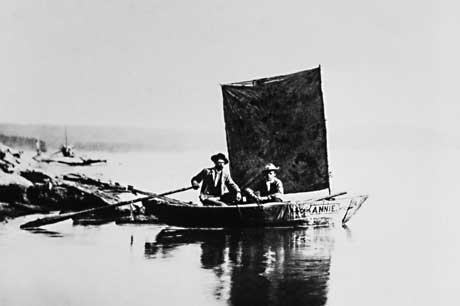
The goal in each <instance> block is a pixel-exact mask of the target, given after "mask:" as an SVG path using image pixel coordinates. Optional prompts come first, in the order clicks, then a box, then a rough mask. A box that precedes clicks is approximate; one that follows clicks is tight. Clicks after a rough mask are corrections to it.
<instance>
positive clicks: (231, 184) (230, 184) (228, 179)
mask: <svg viewBox="0 0 460 306" xmlns="http://www.w3.org/2000/svg"><path fill="white" fill-rule="evenodd" d="M225 185H226V186H227V188H228V189H229V190H233V191H234V192H235V194H236V200H237V201H239V200H241V190H240V187H238V185H237V184H236V183H235V182H234V181H233V179H232V177H231V176H230V173H226V175H225Z"/></svg>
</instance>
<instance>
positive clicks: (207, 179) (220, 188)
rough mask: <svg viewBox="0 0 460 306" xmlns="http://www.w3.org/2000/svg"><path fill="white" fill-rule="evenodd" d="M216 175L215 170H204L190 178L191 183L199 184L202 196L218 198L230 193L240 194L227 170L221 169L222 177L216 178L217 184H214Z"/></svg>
mask: <svg viewBox="0 0 460 306" xmlns="http://www.w3.org/2000/svg"><path fill="white" fill-rule="evenodd" d="M217 174H218V172H217V170H216V168H205V169H203V170H201V171H200V173H198V174H197V175H195V176H194V177H192V184H193V182H194V181H195V182H197V183H201V182H203V184H202V185H201V192H200V194H202V195H212V196H217V197H220V196H221V195H223V194H225V193H227V192H229V191H231V192H233V193H235V194H236V193H238V192H240V188H239V187H238V185H237V184H236V183H235V182H234V181H233V180H232V178H231V176H230V173H228V171H227V170H225V168H224V169H222V176H221V177H220V178H218V181H217V184H215V176H216V175H217Z"/></svg>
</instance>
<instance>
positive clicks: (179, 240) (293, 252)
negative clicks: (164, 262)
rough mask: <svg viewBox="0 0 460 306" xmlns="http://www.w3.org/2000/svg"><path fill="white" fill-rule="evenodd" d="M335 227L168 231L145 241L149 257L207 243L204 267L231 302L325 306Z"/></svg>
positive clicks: (203, 250) (219, 293)
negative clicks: (208, 270)
mask: <svg viewBox="0 0 460 306" xmlns="http://www.w3.org/2000/svg"><path fill="white" fill-rule="evenodd" d="M334 230H335V229H334V228H318V229H312V228H308V229H307V228H297V229H295V228H273V229H244V230H192V229H177V230H173V229H165V230H163V231H161V232H160V233H159V234H158V236H157V238H156V242H153V243H146V244H145V256H146V258H156V257H157V256H161V257H163V256H165V257H169V256H174V251H175V250H176V249H177V248H179V247H181V245H184V244H199V245H200V246H201V265H202V268H203V269H210V270H212V271H213V272H214V273H215V275H216V276H217V278H218V280H219V282H218V283H217V284H216V288H215V289H214V295H215V297H216V298H217V299H219V300H228V302H229V304H231V305H324V304H325V303H326V299H327V284H328V280H329V269H330V262H331V252H332V249H333V246H334V235H333V231H334Z"/></svg>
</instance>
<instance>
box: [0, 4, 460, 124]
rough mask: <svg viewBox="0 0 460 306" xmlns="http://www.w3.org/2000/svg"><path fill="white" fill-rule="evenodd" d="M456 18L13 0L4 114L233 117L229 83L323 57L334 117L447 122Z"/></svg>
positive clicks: (76, 118)
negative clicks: (445, 78) (445, 83)
mask: <svg viewBox="0 0 460 306" xmlns="http://www.w3.org/2000/svg"><path fill="white" fill-rule="evenodd" d="M441 14H444V15H443V18H441ZM448 17H450V18H448ZM453 17H454V16H453V13H450V10H449V9H448V8H443V7H442V6H441V5H440V4H439V2H438V1H426V0H422V1H400V0H389V1H367V0H357V1H356V0H354V1H353V0H352V1H328V0H326V1H220V0H215V1H152V0H149V1H143V0H138V1H127V0H125V1H115V0H114V1H99V0H92V1H81V0H80V1H72V0H68V1H35V0H29V1H26V0H24V1H9V0H4V1H1V2H0V67H1V69H0V83H1V84H2V86H1V87H0V122H7V123H45V124H77V125H110V126H112V125H117V126H118V125H120V126H138V127H147V128H163V129H176V130H190V129H194V130H220V129H222V130H223V126H224V123H223V109H222V94H221V91H220V86H219V84H224V83H228V82H236V81H243V80H249V79H254V78H259V77H268V76H273V75H280V74H287V73H291V72H296V71H300V70H304V69H310V68H314V67H317V66H318V65H321V68H322V78H323V92H324V101H325V105H326V117H327V120H328V128H329V130H341V129H346V128H351V129H353V128H356V129H359V128H362V127H366V126H367V127H369V126H375V127H382V128H384V127H387V126H400V127H409V128H412V129H415V130H417V129H420V130H422V131H423V130H427V129H429V130H433V131H435V132H436V133H444V132H448V131H450V130H452V128H453V127H454V125H453V123H446V122H444V121H443V120H442V119H441V118H442V117H443V116H448V117H449V116H450V117H451V118H452V119H455V118H456V115H454V113H452V112H451V111H448V112H447V111H445V110H443V107H441V106H440V103H442V101H441V100H442V97H441V95H440V92H441V78H440V74H441V69H442V67H441V66H442V63H441V56H440V55H441V53H442V52H443V51H442V50H441V49H442V47H443V46H442V44H441V40H442V39H446V38H450V32H449V31H451V26H452V25H453V24H454V23H457V21H455V19H454V18H453ZM452 33H453V32H452ZM446 49H447V48H446ZM446 49H444V50H446ZM447 52H449V51H447ZM456 111H457V113H458V110H456Z"/></svg>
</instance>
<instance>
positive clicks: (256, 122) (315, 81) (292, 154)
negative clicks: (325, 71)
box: [222, 67, 329, 193]
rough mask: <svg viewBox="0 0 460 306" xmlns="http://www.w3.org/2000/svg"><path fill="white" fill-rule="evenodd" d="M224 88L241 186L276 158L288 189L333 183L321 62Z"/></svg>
mask: <svg viewBox="0 0 460 306" xmlns="http://www.w3.org/2000/svg"><path fill="white" fill-rule="evenodd" d="M222 92H223V98H224V117H225V128H226V133H227V146H228V153H229V159H230V167H231V168H230V171H231V174H232V177H233V178H234V179H235V180H236V182H237V183H238V184H239V185H240V186H243V187H244V186H247V185H249V184H251V183H253V182H254V181H255V180H257V177H258V175H259V174H260V172H261V170H262V169H263V167H264V165H265V164H267V163H269V162H272V163H274V164H276V165H277V166H280V167H281V170H280V171H279V173H278V177H279V178H280V179H281V180H282V181H283V183H284V188H285V192H286V193H294V192H305V191H312V190H320V189H325V188H328V187H329V171H328V163H327V143H326V124H325V117H324V105H323V94H322V91H321V71H320V68H319V67H318V68H316V69H312V70H306V71H301V72H298V73H294V74H289V75H283V76H277V77H271V78H265V79H258V80H254V81H246V82H240V83H232V84H228V85H222Z"/></svg>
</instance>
